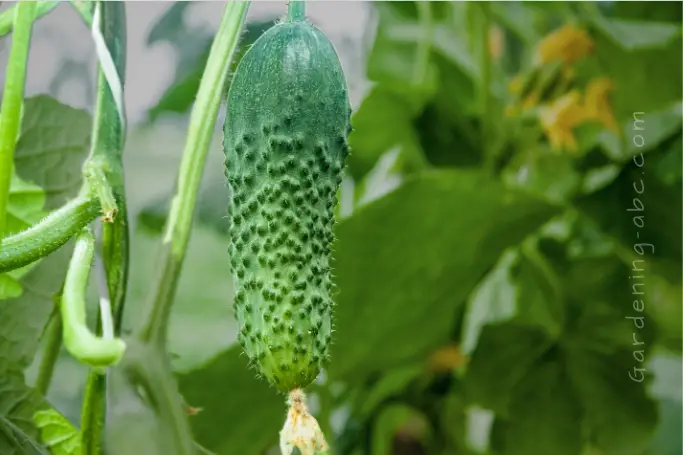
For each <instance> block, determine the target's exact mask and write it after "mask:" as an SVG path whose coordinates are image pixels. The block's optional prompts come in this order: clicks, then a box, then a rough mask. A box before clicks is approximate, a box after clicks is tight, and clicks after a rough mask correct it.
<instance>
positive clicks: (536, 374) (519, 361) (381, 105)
mask: <svg viewBox="0 0 683 455" xmlns="http://www.w3.org/2000/svg"><path fill="white" fill-rule="evenodd" d="M191 8H193V4H192V3H190V2H176V3H174V4H173V6H171V7H169V8H168V9H167V11H166V12H165V14H164V15H163V16H162V17H161V18H160V19H159V20H158V22H157V23H156V24H155V26H154V27H153V28H152V31H151V32H150V34H149V36H148V37H147V43H148V44H149V45H152V44H154V43H159V42H165V43H167V44H170V45H172V46H174V47H175V48H176V49H177V51H178V56H179V58H178V59H177V63H176V65H177V67H176V71H175V74H174V77H173V78H172V81H171V83H170V84H169V85H168V87H167V88H166V89H165V91H164V94H163V96H162V97H161V99H160V101H159V102H158V103H157V104H156V105H155V106H153V107H152V108H150V109H149V110H148V112H147V117H146V119H145V121H144V122H142V123H141V124H140V125H138V126H137V127H136V128H138V134H142V133H140V132H144V131H152V130H154V129H155V128H159V127H160V126H159V124H160V122H163V120H164V119H166V118H169V117H173V116H178V115H186V114H187V113H188V112H189V109H190V108H191V106H192V103H193V100H194V97H195V94H196V90H197V87H198V84H199V80H200V77H201V73H202V71H203V67H204V64H205V62H206V57H207V54H208V49H209V46H210V42H211V39H212V33H213V32H212V31H211V30H208V29H204V28H201V27H188V26H187V24H186V22H185V21H184V20H183V18H184V16H185V14H186V13H187V11H188V10H189V9H191ZM368 8H369V9H371V11H372V15H373V18H374V21H372V24H371V26H370V29H369V30H368V36H367V49H366V50H365V54H364V55H363V56H362V58H363V59H364V60H365V63H364V68H365V76H366V78H367V80H368V81H369V82H370V88H369V90H368V91H367V92H366V93H365V94H364V95H363V98H362V99H361V100H360V102H359V103H357V105H354V111H355V112H354V115H353V117H352V123H353V126H354V128H355V131H354V132H353V133H352V135H351V138H350V143H351V146H352V155H351V156H350V159H349V163H348V175H347V178H346V179H345V181H344V184H343V188H342V191H341V195H340V197H341V203H340V212H339V220H340V223H339V225H338V229H337V238H338V240H337V243H336V246H335V249H336V253H335V258H334V268H335V271H336V279H337V284H338V288H339V290H340V292H339V295H338V297H337V307H336V312H335V317H336V332H335V334H334V335H335V336H334V344H333V353H332V358H333V361H332V364H331V366H330V368H329V370H328V371H325V372H324V374H323V375H322V376H321V378H319V381H318V382H317V383H316V384H314V385H313V386H311V388H310V393H311V397H312V410H313V411H314V413H315V414H316V416H317V417H318V419H319V421H320V422H321V425H322V427H323V429H324V431H325V432H326V434H327V435H328V438H329V440H330V442H331V444H332V446H333V449H334V453H335V454H338V455H420V454H425V455H463V454H466V455H475V454H482V455H494V454H497V455H548V454H557V455H565V454H566V455H679V454H680V453H682V445H681V431H680V429H681V425H683V420H682V418H681V406H682V404H681V382H682V379H681V370H682V368H683V364H682V361H681V344H682V342H683V338H682V334H681V319H682V318H683V315H682V310H681V308H682V305H681V299H682V295H681V275H682V270H681V255H682V251H683V249H682V246H681V232H682V230H683V226H682V217H681V206H682V204H683V201H682V199H681V197H682V196H681V195H682V191H683V188H682V186H681V182H682V179H681V168H682V163H681V148H682V143H681V134H682V128H681V115H682V112H681V109H682V106H683V105H682V103H683V93H682V83H683V75H682V69H681V68H682V65H683V61H682V55H683V52H682V47H681V46H682V42H681V15H682V10H681V4H680V3H674V2H670V3H664V2H661V3H660V2H622V3H615V2H600V3H582V2H567V3H561V2H557V3H550V2H543V3H534V2H524V3H521V2H499V3H474V2H373V3H371V4H368ZM273 19H276V18H275V17H274V18H273ZM272 23H273V21H272V20H266V21H257V22H250V23H249V24H248V26H247V30H246V32H245V34H244V38H243V40H244V41H243V44H242V46H241V52H243V51H244V50H246V49H247V48H248V45H249V44H250V43H251V42H253V40H255V39H256V38H257V37H258V36H259V35H260V34H261V33H262V32H263V31H264V30H266V29H267V28H268V27H270V26H271V25H272ZM240 55H241V54H240ZM62 109H65V110H66V109H69V108H67V107H65V106H63V107H62ZM27 112H31V109H29V106H27ZM36 112H37V113H36V115H48V114H47V113H46V112H48V113H49V110H48V111H46V110H45V109H42V110H40V111H38V110H36ZM64 112H65V111H64ZM64 112H62V114H64ZM79 112H80V111H79ZM73 115H74V116H76V117H74V118H77V113H74V114H73ZM39 123H40V122H39ZM86 123H87V122H86ZM87 128H88V125H86V128H85V130H86V131H87ZM217 131H218V132H217V134H220V132H219V131H220V130H217ZM33 134H37V133H36V132H35V131H34V132H33ZM27 136H28V135H27ZM72 137H74V138H75V137H76V136H72ZM27 140H28V139H27ZM73 140H75V139H73ZM218 140H220V139H218ZM143 142H144V141H143ZM74 147H75V146H74ZM136 147H138V148H141V149H142V151H140V152H139V153H140V154H142V153H143V152H144V150H145V147H149V148H150V152H152V151H153V150H152V149H153V148H154V145H153V143H150V144H147V145H145V144H144V143H140V142H138V143H137V145H136ZM17 153H18V156H19V157H21V150H19V151H18V152H17ZM127 153H128V152H127ZM215 155H216V156H217V157H218V158H217V159H215V160H214V161H215V163H214V164H213V165H210V166H209V169H207V178H206V180H205V182H204V184H203V189H202V195H201V198H200V201H199V207H198V211H197V219H196V224H195V231H194V233H193V239H192V243H191V248H190V251H189V256H188V258H187V261H186V265H185V268H184V271H183V274H182V278H181V283H180V289H179V294H178V297H177V301H176V305H175V308H174V314H173V320H172V327H171V334H170V336H171V339H170V345H171V348H172V349H173V353H172V355H173V359H174V364H175V367H176V369H177V372H178V378H179V383H180V388H181V392H182V394H183V396H184V398H185V400H186V402H187V403H188V405H189V406H191V407H193V408H195V409H194V412H193V414H194V415H192V416H191V423H192V427H193V430H194V432H195V436H196V439H197V441H198V442H199V443H200V444H201V445H202V446H203V447H205V448H206V449H207V450H209V451H211V452H212V453H215V454H218V455H223V454H225V455H229V454H235V453H241V454H255V455H261V454H266V453H276V452H272V451H273V450H274V449H273V447H274V445H275V444H276V442H277V431H278V430H279V428H280V427H281V425H282V422H283V419H284V413H285V406H284V402H283V398H282V397H279V396H277V395H276V394H275V393H274V392H273V391H272V390H271V389H269V388H268V387H267V385H266V384H265V382H263V381H260V380H257V379H256V378H254V373H253V371H251V370H248V369H247V368H246V360H245V358H244V356H241V355H240V351H239V347H238V346H236V345H235V344H234V342H235V332H234V321H233V316H232V313H231V308H232V305H231V298H232V297H231V296H232V284H231V282H230V278H229V271H228V268H229V267H228V264H229V259H228V257H227V247H226V245H227V243H226V240H225V235H226V224H225V222H226V221H225V214H226V213H227V208H226V204H227V194H226V189H225V185H224V182H223V176H222V169H220V163H221V161H222V157H221V156H220V155H221V154H220V153H218V152H217V153H216V154H215ZM148 160H149V163H156V164H148V166H147V167H146V168H144V169H135V168H132V169H131V171H130V172H128V171H127V172H128V180H129V183H128V192H129V197H130V198H131V199H133V200H134V199H136V196H135V195H136V194H137V193H138V192H140V193H144V192H145V188H146V187H147V186H149V185H151V183H150V180H149V179H151V178H152V177H154V178H159V177H160V176H163V177H164V178H165V179H167V180H168V181H169V182H170V181H172V179H173V175H174V173H175V168H174V167H173V166H172V165H167V164H166V165H165V164H163V163H161V162H158V161H155V158H154V155H153V154H152V153H150V155H149V156H148ZM136 163H138V164H139V163H140V161H137V162H136ZM29 167H30V166H28V165H27V166H25V168H26V173H25V174H24V173H23V172H24V170H23V169H22V167H21V166H19V168H18V170H17V172H18V174H19V176H22V178H23V176H28V175H32V174H31V171H30V169H28V168H29ZM152 168H155V169H154V170H152ZM55 175H56V174H55ZM131 176H132V177H131ZM26 178H28V177H26ZM33 183H36V184H38V185H40V186H43V187H45V185H44V184H45V182H35V181H33ZM170 190H171V188H168V193H167V194H163V192H161V193H160V194H159V195H158V197H157V196H155V199H154V200H152V201H149V200H147V201H146V202H144V203H139V204H137V205H136V203H135V202H133V203H132V205H133V207H134V212H135V213H136V214H137V215H136V219H135V221H134V226H135V235H134V243H133V254H134V256H133V272H132V274H131V282H130V297H129V299H130V303H129V305H128V309H127V313H126V326H127V327H131V326H132V324H133V322H134V321H135V319H136V316H137V314H138V313H137V311H138V309H139V306H140V305H139V303H140V300H141V299H142V298H143V296H144V294H145V292H146V290H147V286H148V284H149V282H150V280H151V276H152V274H153V272H154V270H153V267H154V259H155V257H156V256H155V253H156V248H157V245H158V242H159V237H160V234H161V227H162V226H163V222H164V221H165V216H166V213H167V211H168V204H169V201H170V197H171V191H170ZM148 199H149V198H148ZM38 207H40V205H38ZM54 260H57V259H54ZM39 267H43V266H42V265H41V266H39ZM43 268H45V267H43ZM34 272H35V271H34ZM34 272H31V273H34ZM31 276H32V275H31V274H29V275H28V277H29V278H28V279H31ZM1 278H3V277H2V276H0V279H1ZM19 278H20V277H16V279H19ZM24 281H26V280H24ZM4 289H9V288H8V287H6V288H4ZM639 293H642V294H639ZM16 317H17V318H19V317H18V316H16ZM41 317H42V318H43V319H42V320H41V321H42V323H43V325H44V320H45V319H46V318H47V315H43V316H41ZM3 323H4V322H3ZM33 327H34V329H33V332H32V333H34V334H36V335H39V333H40V331H39V330H38V329H39V328H40V329H41V330H42V327H43V326H41V323H40V322H36V323H34V324H33ZM27 337H28V335H27ZM36 339H37V338H33V341H32V344H31V345H30V346H28V345H27V346H28V347H26V350H27V353H30V352H35V351H36V349H37V346H34V345H35V344H36V342H35V340H36ZM27 355H28V354H27ZM25 357H26V356H25ZM39 357H40V356H38V359H39ZM28 358H30V355H28ZM26 363H27V362H26V361H25V359H24V361H23V362H22V363H21V365H23V366H26V365H25V364H26ZM37 364H38V361H37V360H36V361H35V362H34V364H33V367H31V368H29V374H28V376H29V378H31V377H33V376H35V374H36V365H37ZM639 368H640V369H643V370H634V369H639ZM639 371H644V372H645V374H642V375H641V373H639ZM83 378H84V369H83V368H81V367H80V366H78V365H77V364H76V362H75V361H74V360H72V359H70V358H69V357H67V356H66V355H65V354H63V355H62V357H61V358H60V363H59V364H58V367H57V371H56V377H55V382H54V384H53V387H52V389H51V391H50V394H49V395H48V398H49V399H50V401H51V402H53V403H54V404H55V405H56V406H57V407H58V409H60V411H62V412H63V413H64V414H65V415H66V416H67V417H68V418H69V419H71V420H72V421H73V422H75V423H76V424H77V423H78V415H79V411H80V409H79V406H80V400H81V396H80V395H81V387H82V383H83ZM633 378H635V379H637V380H634V379H633ZM641 380H642V381H641ZM639 381H641V382H639ZM133 437H134V436H133ZM140 437H141V438H143V437H144V436H140ZM269 451H270V452H269Z"/></svg>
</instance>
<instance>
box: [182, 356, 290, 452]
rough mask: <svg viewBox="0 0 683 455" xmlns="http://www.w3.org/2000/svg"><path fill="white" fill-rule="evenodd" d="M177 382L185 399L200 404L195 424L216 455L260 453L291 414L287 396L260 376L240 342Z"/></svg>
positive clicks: (204, 444) (201, 436)
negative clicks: (239, 344)
mask: <svg viewBox="0 0 683 455" xmlns="http://www.w3.org/2000/svg"><path fill="white" fill-rule="evenodd" d="M178 381H179V386H180V390H181V393H182V394H183V396H184V397H185V401H186V402H187V403H188V404H189V405H190V406H193V407H198V408H201V411H200V412H199V413H198V414H197V415H195V416H192V417H191V423H192V428H193V432H194V434H195V436H196V438H197V440H198V441H199V443H201V444H202V445H203V446H204V447H206V448H207V449H209V450H211V451H212V452H214V453H216V454H217V455H231V454H235V453H245V454H246V453H253V454H259V453H262V452H263V450H265V449H266V448H267V447H268V446H269V445H270V444H273V443H276V442H277V440H278V432H279V430H280V428H282V425H283V424H284V421H285V418H286V414H287V408H286V406H285V397H284V396H282V395H279V394H277V393H276V392H275V389H273V388H271V387H269V386H268V383H267V382H266V381H265V379H257V378H256V372H255V371H254V370H252V369H249V368H248V367H247V359H246V356H244V354H243V353H242V351H241V349H240V347H239V346H233V347H232V348H230V349H228V350H227V351H224V352H223V353H221V354H220V355H219V356H217V357H215V358H214V359H212V360H211V361H210V362H208V363H207V364H205V365H203V366H201V367H198V368H197V369H195V370H194V371H191V372H188V373H184V374H181V375H180V377H179V379H178Z"/></svg>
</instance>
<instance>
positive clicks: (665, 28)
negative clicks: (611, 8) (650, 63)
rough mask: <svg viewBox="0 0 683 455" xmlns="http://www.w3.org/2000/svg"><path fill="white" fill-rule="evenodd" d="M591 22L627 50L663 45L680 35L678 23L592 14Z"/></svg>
mask: <svg viewBox="0 0 683 455" xmlns="http://www.w3.org/2000/svg"><path fill="white" fill-rule="evenodd" d="M593 19H594V20H593V24H594V25H595V26H596V27H598V29H599V30H601V31H602V32H603V33H605V34H606V35H607V36H608V37H609V38H610V39H612V40H613V41H614V42H615V43H616V44H618V45H619V46H621V47H622V48H623V49H625V50H627V51H633V50H641V49H650V48H657V47H664V46H666V45H667V44H669V42H670V41H672V40H674V39H676V38H678V37H680V36H681V27H680V25H678V24H671V23H666V22H650V21H648V22H645V21H634V20H622V19H608V18H605V17H601V16H593Z"/></svg>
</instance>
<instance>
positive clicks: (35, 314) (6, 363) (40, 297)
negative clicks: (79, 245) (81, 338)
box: [0, 245, 71, 376]
mask: <svg viewBox="0 0 683 455" xmlns="http://www.w3.org/2000/svg"><path fill="white" fill-rule="evenodd" d="M70 249H71V248H70V245H69V246H68V247H67V246H64V247H62V248H61V249H59V250H57V251H56V252H54V253H53V254H52V255H50V256H49V257H47V258H45V259H43V260H42V261H41V262H40V264H38V265H37V266H36V267H35V268H33V269H32V270H31V271H30V272H28V273H27V274H26V275H24V276H23V277H21V279H20V281H19V282H20V283H21V286H22V288H23V293H22V294H21V295H20V296H18V297H15V298H10V299H7V300H3V301H0V321H1V322H0V376H2V375H3V374H5V372H6V371H22V370H23V369H24V368H26V367H27V366H29V365H30V364H31V361H32V360H33V357H34V355H35V353H36V351H37V349H38V347H39V344H40V339H41V336H42V333H43V330H44V327H45V324H46V323H47V321H48V319H49V316H50V314H51V313H52V312H53V310H54V301H53V298H52V297H53V295H54V294H55V293H57V292H58V291H59V289H60V287H61V285H62V282H63V280H64V273H65V269H66V264H67V263H68V261H69V257H70V253H71V251H70Z"/></svg>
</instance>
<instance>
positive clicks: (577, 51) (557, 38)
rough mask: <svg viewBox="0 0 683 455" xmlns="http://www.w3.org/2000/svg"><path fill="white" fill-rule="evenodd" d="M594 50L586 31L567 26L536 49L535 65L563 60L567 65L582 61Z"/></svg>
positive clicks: (552, 34)
mask: <svg viewBox="0 0 683 455" xmlns="http://www.w3.org/2000/svg"><path fill="white" fill-rule="evenodd" d="M592 50H593V40H592V39H591V38H590V36H588V33H586V32H585V31H584V30H582V29H580V28H576V27H575V26H574V25H572V24H566V25H564V26H562V27H561V28H559V29H557V30H555V31H554V32H552V33H550V34H549V35H547V36H546V37H545V38H543V40H541V42H540V43H539V44H538V46H537V47H536V53H535V55H534V63H535V64H537V65H543V64H545V63H548V62H551V61H554V60H561V61H563V62H565V63H567V64H571V63H574V62H576V61H577V60H581V59H582V58H583V57H585V56H586V55H588V54H589V53H590V52H592Z"/></svg>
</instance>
